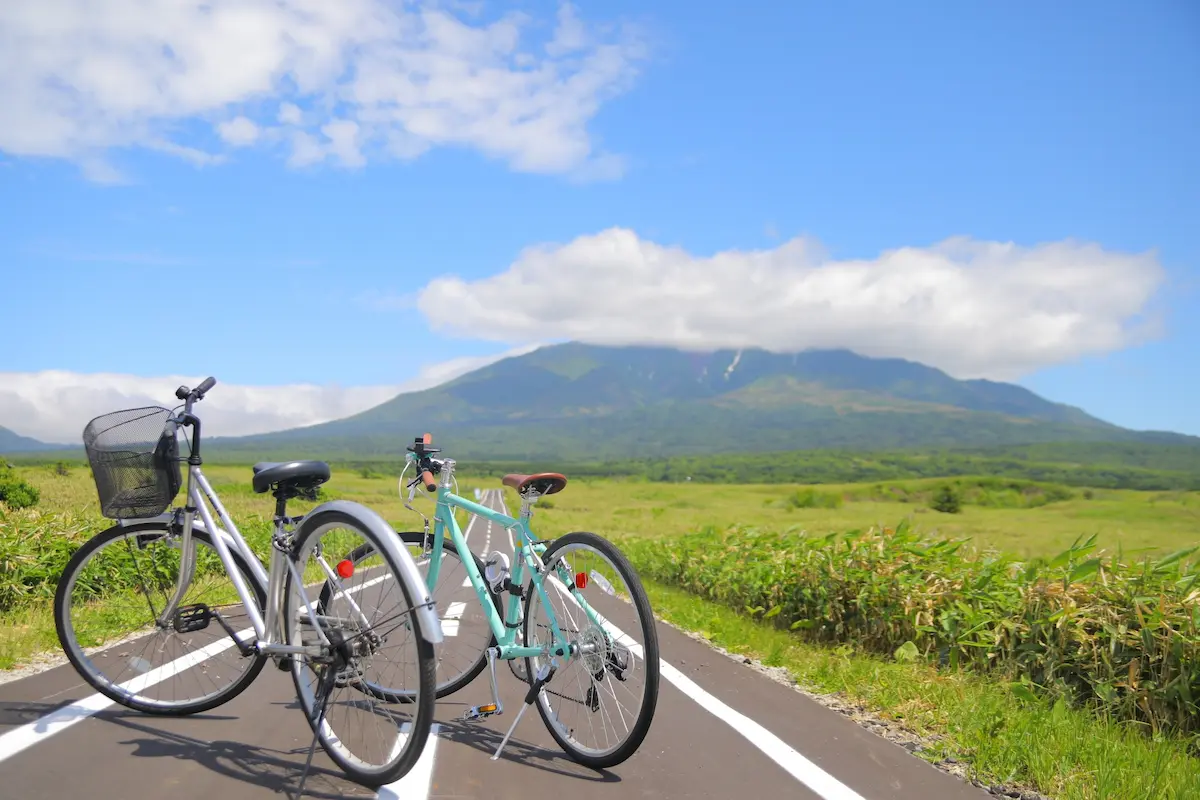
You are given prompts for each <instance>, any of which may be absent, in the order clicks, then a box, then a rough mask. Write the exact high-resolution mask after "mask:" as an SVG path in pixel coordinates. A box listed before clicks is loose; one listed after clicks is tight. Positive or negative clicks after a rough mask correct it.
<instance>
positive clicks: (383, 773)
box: [283, 509, 437, 787]
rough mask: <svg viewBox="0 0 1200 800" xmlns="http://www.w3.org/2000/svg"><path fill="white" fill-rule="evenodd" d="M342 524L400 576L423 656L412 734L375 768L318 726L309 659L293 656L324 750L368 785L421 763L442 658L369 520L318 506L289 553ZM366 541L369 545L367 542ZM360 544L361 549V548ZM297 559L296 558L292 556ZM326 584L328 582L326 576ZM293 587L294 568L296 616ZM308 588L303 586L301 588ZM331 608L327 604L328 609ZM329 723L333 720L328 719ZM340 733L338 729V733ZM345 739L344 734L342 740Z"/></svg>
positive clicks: (303, 701)
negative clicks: (308, 684)
mask: <svg viewBox="0 0 1200 800" xmlns="http://www.w3.org/2000/svg"><path fill="white" fill-rule="evenodd" d="M331 525H339V526H342V527H345V528H350V529H353V530H355V531H356V532H357V533H359V534H361V535H362V536H363V538H364V539H366V540H368V541H369V542H371V549H373V550H377V551H378V554H379V557H380V558H381V559H382V560H383V562H384V564H386V566H387V569H388V570H390V571H391V572H392V574H393V575H394V576H395V578H394V579H395V581H396V583H397V584H399V586H400V591H401V592H402V595H403V599H404V603H405V605H406V607H407V608H409V609H410V611H409V612H408V614H409V620H408V623H407V624H408V625H409V626H411V628H412V630H413V633H414V634H415V635H414V636H413V640H414V643H415V647H416V651H417V659H418V662H419V663H418V680H419V683H420V685H419V686H418V688H417V689H416V691H415V693H414V694H415V700H416V702H417V704H418V706H417V713H416V715H415V716H414V718H413V721H412V729H411V730H410V731H409V733H408V734H407V739H406V741H405V744H404V745H403V749H402V751H401V753H400V754H399V756H398V757H397V760H396V761H394V762H393V763H391V764H390V765H388V766H384V767H381V768H375V769H366V768H363V767H360V766H358V765H357V764H355V763H353V762H351V761H350V760H349V759H348V758H347V757H346V756H345V755H344V754H343V753H342V752H340V751H339V750H338V748H337V747H335V746H334V745H333V743H332V742H331V739H330V736H328V735H326V733H325V731H324V729H322V728H319V727H318V725H317V720H316V718H315V716H314V714H313V708H312V703H311V700H310V698H308V696H307V694H306V691H305V688H304V687H303V686H302V684H301V671H302V670H303V669H305V664H304V662H303V661H302V660H301V659H298V658H293V659H292V660H291V672H292V681H293V683H294V685H295V688H296V697H297V700H298V701H299V704H300V709H301V711H303V712H304V718H305V719H306V720H308V724H309V727H310V728H311V729H312V731H313V733H314V734H315V735H316V736H317V738H318V740H319V741H320V743H321V747H322V749H324V750H325V752H326V754H328V755H329V757H330V758H331V759H333V761H334V763H336V764H337V765H338V766H339V767H340V768H341V769H342V770H343V771H344V772H345V773H346V774H347V775H348V776H349V777H350V778H351V779H352V780H353V781H355V782H356V783H358V784H360V785H362V786H368V787H378V786H382V785H384V784H387V783H392V782H394V781H396V780H398V779H399V778H400V777H401V776H403V775H405V774H407V773H408V772H409V771H410V770H411V769H412V768H413V766H414V765H415V764H416V763H417V759H419V758H420V757H421V753H422V752H423V751H424V749H425V746H426V742H427V740H428V738H429V731H430V729H431V727H432V725H433V712H434V704H435V702H436V698H435V696H434V686H435V682H436V679H437V673H436V668H437V663H436V661H435V659H434V650H433V644H432V643H430V642H429V641H427V640H426V639H425V637H424V636H423V635H422V631H421V625H422V620H421V617H420V615H418V614H417V613H416V612H415V604H416V599H415V598H413V597H412V595H411V593H410V592H409V587H408V585H407V584H406V583H405V581H404V580H403V579H402V577H401V576H403V574H404V573H403V571H402V570H401V569H400V568H399V566H398V565H397V564H395V563H393V562H392V559H391V558H390V557H389V556H388V553H387V550H386V549H385V548H383V547H380V542H378V541H377V539H376V535H375V533H374V532H373V531H372V530H371V529H370V528H369V527H367V526H366V525H364V524H362V522H361V521H360V520H358V519H356V518H355V517H353V516H351V515H350V514H347V513H345V512H344V511H339V510H332V509H331V510H325V511H317V512H316V513H315V514H309V515H307V516H306V517H305V518H304V520H303V521H302V522H301V523H300V526H299V527H298V528H297V530H296V533H295V544H294V547H293V550H292V553H290V554H289V556H288V557H289V558H292V559H295V558H296V555H297V554H298V553H302V552H303V551H304V549H305V545H306V543H307V541H308V539H309V537H310V536H312V535H314V534H315V533H317V532H319V531H321V530H322V529H323V528H325V527H328V526H331ZM364 546H365V545H364ZM356 549H357V548H356ZM293 563H295V562H294V561H293ZM297 570H298V571H299V572H300V573H301V574H302V575H303V572H304V568H303V565H297ZM324 583H326V584H327V583H328V582H327V581H326V582H324ZM292 588H293V578H292V575H291V571H290V570H289V572H288V579H287V584H286V586H285V588H284V600H283V606H284V617H283V618H284V619H285V620H287V619H291V618H292V616H293V612H294V611H295V610H296V609H293V608H292V603H293V599H292V595H293V592H292ZM301 588H303V587H301ZM325 588H326V587H324V586H323V587H322V594H324V593H325ZM325 610H328V609H325ZM293 632H294V628H293V627H292V626H291V625H288V626H287V628H286V633H285V636H286V637H287V639H288V644H297V643H298V642H296V641H293V640H292V636H293ZM326 724H328V721H327V720H326ZM333 736H334V738H337V735H336V734H333ZM339 741H340V739H339Z"/></svg>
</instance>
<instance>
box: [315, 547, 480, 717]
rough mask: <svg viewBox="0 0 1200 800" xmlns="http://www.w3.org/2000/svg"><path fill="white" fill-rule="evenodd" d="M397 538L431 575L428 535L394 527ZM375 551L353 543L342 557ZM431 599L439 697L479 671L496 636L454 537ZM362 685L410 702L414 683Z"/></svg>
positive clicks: (356, 560) (355, 558)
mask: <svg viewBox="0 0 1200 800" xmlns="http://www.w3.org/2000/svg"><path fill="white" fill-rule="evenodd" d="M397 536H399V537H400V541H401V542H403V543H404V545H405V547H407V548H408V552H409V554H410V555H412V557H413V561H414V562H416V565H417V570H418V571H419V572H420V573H421V578H422V579H424V580H425V582H426V584H428V581H429V577H428V576H429V566H430V561H431V559H432V553H431V548H432V547H433V537H432V535H426V534H425V533H423V532H421V531H403V532H401V533H398V534H397ZM467 556H468V557H469V558H472V559H474V561H475V568H476V569H478V570H479V571H480V572H481V573H482V572H483V562H482V561H481V560H480V559H479V556H477V555H475V554H474V553H473V552H471V551H470V550H468V551H467ZM372 557H374V550H373V549H372V548H371V547H370V546H369V545H367V544H363V545H360V546H359V547H357V548H355V549H354V551H353V552H352V553H350V554H349V555H348V556H346V558H348V559H349V560H350V561H351V562H352V563H353V564H354V565H355V567H357V566H358V565H359V564H361V563H364V562H365V561H367V560H368V559H370V558H372ZM332 592H333V588H332V587H331V586H330V585H329V584H326V585H325V587H324V588H323V589H322V590H321V598H320V605H319V606H318V613H320V610H321V609H322V608H324V607H325V603H326V602H327V601H328V598H329V595H330V594H332ZM432 594H433V599H434V601H435V602H436V603H437V609H438V613H439V614H440V615H441V616H442V635H443V637H444V638H443V639H442V643H441V645H439V646H438V647H435V648H434V652H435V653H436V654H437V689H436V696H437V698H438V699H441V698H443V697H446V696H448V695H452V694H454V693H455V692H457V691H458V690H459V689H461V688H463V687H464V686H466V685H467V684H469V683H470V682H471V681H473V680H475V678H476V677H478V676H479V673H480V672H482V671H483V668H484V667H485V666H487V649H488V648H489V647H492V646H494V645H495V644H496V636H495V634H493V633H492V628H491V626H490V625H488V620H487V616H486V615H485V614H484V610H483V608H482V607H481V606H480V604H479V598H478V596H476V594H475V589H474V587H473V586H471V583H470V582H469V581H468V580H467V568H466V565H465V562H464V561H463V555H462V553H460V552H459V550H458V547H457V546H456V545H455V544H454V540H453V539H449V538H447V539H445V540H444V541H443V542H442V560H441V563H440V564H439V566H438V579H437V584H436V585H435V586H434V587H433V592H432ZM488 594H489V595H490V596H491V598H492V602H493V603H495V605H496V607H497V608H502V607H503V606H501V605H500V603H501V600H500V595H499V594H498V593H497V592H495V591H492V590H491V589H490V588H489V589H488ZM363 691H365V692H367V693H369V694H372V695H374V696H375V697H378V698H380V699H382V700H386V701H388V702H391V703H402V702H408V701H409V700H411V699H412V696H413V691H414V690H413V689H412V688H411V687H406V686H382V685H378V684H374V683H370V682H364V684H363Z"/></svg>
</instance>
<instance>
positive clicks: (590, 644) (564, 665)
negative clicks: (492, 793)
mask: <svg viewBox="0 0 1200 800" xmlns="http://www.w3.org/2000/svg"><path fill="white" fill-rule="evenodd" d="M542 560H543V562H544V563H545V566H546V574H545V576H544V577H543V583H542V587H543V589H544V590H545V592H546V598H547V599H548V600H549V608H547V603H546V602H545V601H543V600H542V596H541V594H540V593H539V592H538V590H537V587H536V585H535V584H534V583H533V581H532V579H531V580H530V582H529V584H528V591H527V594H526V597H525V626H524V633H525V641H526V642H527V643H528V644H529V645H531V646H533V647H537V646H540V645H551V646H553V645H555V644H562V642H561V640H560V641H558V642H555V641H554V639H553V628H552V627H551V615H550V614H549V613H547V611H548V610H549V611H551V612H552V613H553V620H554V621H555V622H556V623H557V625H558V629H559V631H560V632H561V633H562V635H563V636H564V637H565V639H566V643H568V644H570V645H571V647H572V651H573V652H572V655H571V657H570V658H569V659H566V660H564V659H559V663H560V665H561V666H560V668H559V670H558V671H557V672H555V674H554V676H553V677H552V678H551V679H550V680H549V681H548V682H547V683H546V684H544V689H543V691H542V692H541V693H540V694H539V695H538V698H537V707H538V713H539V714H541V717H542V721H543V722H545V723H546V727H547V728H548V729H549V731H550V735H551V736H553V737H554V740H555V741H556V742H558V744H559V746H560V747H562V748H563V750H565V751H566V752H567V754H568V755H570V756H571V757H572V758H573V759H575V760H576V761H578V762H579V763H581V764H583V765H585V766H588V767H593V768H596V769H603V768H607V767H613V766H616V765H617V764H620V763H621V762H622V761H625V760H626V759H628V758H629V757H630V756H631V755H633V754H634V752H635V751H636V750H637V749H638V747H640V746H641V744H642V740H643V739H645V738H646V734H647V733H648V732H649V730H650V722H651V721H652V720H653V719H654V709H655V707H656V705H657V703H658V682H659V657H658V631H657V629H656V628H655V623H654V615H653V613H652V612H651V610H650V601H649V599H648V598H647V597H646V590H645V589H644V588H643V587H642V582H641V579H640V578H638V575H637V572H636V571H634V569H633V566H632V565H631V564H630V563H629V561H628V559H626V558H625V555H624V554H623V553H622V552H621V551H620V550H619V549H617V547H616V546H615V545H614V544H612V543H611V542H609V541H608V540H606V539H604V538H602V537H600V536H597V535H596V534H594V533H588V532H586V531H576V532H574V533H568V534H566V535H565V536H562V537H560V538H559V539H556V540H555V541H554V542H552V543H551V544H550V546H549V547H548V548H546V552H545V553H543V554H542ZM545 661H546V659H545V658H544V657H536V658H530V659H526V670H527V672H528V674H529V676H530V680H533V678H534V677H536V676H537V674H538V670H539V668H540V667H541V666H542V665H543V663H545ZM639 684H640V688H639Z"/></svg>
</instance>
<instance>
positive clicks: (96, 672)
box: [54, 520, 266, 716]
mask: <svg viewBox="0 0 1200 800" xmlns="http://www.w3.org/2000/svg"><path fill="white" fill-rule="evenodd" d="M182 544H183V542H182V538H181V537H180V536H179V535H178V531H176V530H173V529H172V528H171V527H170V525H169V524H168V523H164V522H161V521H157V520H155V521H147V522H140V523H129V524H121V525H114V526H113V527H111V528H109V529H108V530H106V531H102V532H100V533H98V534H96V535H95V536H94V537H92V538H91V539H90V540H88V541H87V542H86V543H84V545H83V546H82V547H80V548H79V549H78V550H77V551H76V552H75V554H74V555H73V556H71V560H70V561H69V562H67V567H66V569H65V570H63V574H62V577H61V578H59V582H58V588H57V590H56V591H55V596H54V624H55V628H56V629H57V632H58V640H59V643H60V644H61V645H62V648H63V651H64V652H65V653H66V655H67V658H68V659H69V660H70V662H71V664H72V666H74V667H75V670H76V671H77V672H78V673H79V674H80V676H82V677H83V679H84V680H85V681H87V682H88V684H89V685H91V686H92V688H94V689H95V690H96V691H98V692H100V693H101V694H103V695H105V696H106V697H108V698H109V699H111V700H113V701H115V702H117V703H120V704H121V705H123V706H125V707H127V708H132V709H134V710H136V711H141V712H143V713H147V714H162V715H167V716H182V715H184V714H195V713H197V712H201V711H208V710H210V709H212V708H215V707H217V706H219V705H221V704H222V703H226V702H228V701H230V700H232V699H233V698H234V697H236V696H237V695H238V694H240V693H241V692H242V691H243V690H245V688H246V687H247V686H249V685H250V684H251V683H252V682H253V681H254V678H255V677H256V676H257V675H258V673H259V672H260V671H261V670H262V668H263V664H264V663H266V657H265V656H261V655H257V654H251V655H248V656H243V655H242V654H241V652H240V650H239V648H238V647H236V646H235V642H234V640H233V637H231V636H230V635H229V634H228V633H227V632H226V631H225V629H224V627H223V626H222V625H220V624H219V623H218V622H217V621H216V619H215V618H213V617H211V616H208V615H206V614H205V612H204V610H203V609H202V608H200V606H201V605H203V606H204V607H206V608H207V609H208V610H209V612H215V613H219V614H220V617H221V619H223V620H224V621H225V622H226V623H227V624H228V625H229V626H230V627H231V628H232V629H233V630H234V632H235V633H237V634H238V635H239V637H240V638H241V639H242V640H243V641H247V642H253V641H254V628H253V627H252V626H251V625H250V620H249V617H248V616H247V614H246V608H245V606H244V605H243V604H242V601H241V599H240V597H239V596H238V593H237V589H235V588H234V584H233V581H232V580H231V579H230V577H229V575H228V573H226V571H225V567H224V565H223V564H222V563H221V559H220V556H218V555H217V550H216V548H215V547H214V546H213V544H212V539H211V538H210V537H209V535H208V534H207V533H205V532H204V531H201V530H196V529H194V530H193V531H192V544H191V549H192V551H193V571H192V577H191V580H190V581H189V582H188V588H187V591H186V592H185V593H184V596H183V597H182V598H180V601H179V605H178V606H177V608H176V613H175V614H172V615H171V618H169V619H167V620H165V621H160V620H159V617H161V616H162V613H163V611H164V609H165V608H166V606H167V604H168V601H169V600H170V599H171V597H172V596H173V595H174V594H175V592H176V587H177V585H178V580H179V572H180V569H181V566H182V560H181V556H182V554H183V548H182ZM232 555H233V561H234V563H235V564H236V566H237V568H238V571H239V572H241V573H242V578H243V579H244V580H245V582H246V584H247V585H248V586H249V587H251V591H253V592H254V593H255V600H256V601H257V602H258V604H259V608H260V609H261V608H262V607H263V604H264V602H265V595H264V593H263V591H262V587H260V586H259V584H258V582H257V581H255V580H254V578H253V576H252V574H251V572H250V568H249V567H248V566H247V565H246V563H245V561H243V559H242V557H241V555H240V554H238V553H237V552H236V551H234V552H233V553H232ZM180 612H183V613H182V614H181V613H180ZM184 615H187V618H186V620H185V618H184ZM177 623H179V624H177Z"/></svg>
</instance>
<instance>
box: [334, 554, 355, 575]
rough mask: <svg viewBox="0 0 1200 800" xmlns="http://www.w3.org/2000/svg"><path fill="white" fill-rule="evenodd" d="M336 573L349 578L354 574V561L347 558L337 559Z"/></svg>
mask: <svg viewBox="0 0 1200 800" xmlns="http://www.w3.org/2000/svg"><path fill="white" fill-rule="evenodd" d="M337 573H338V575H341V576H342V577H343V578H349V577H350V576H351V575H353V574H354V562H353V561H351V560H350V559H348V558H347V559H343V560H342V561H339V562H338V565H337Z"/></svg>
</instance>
